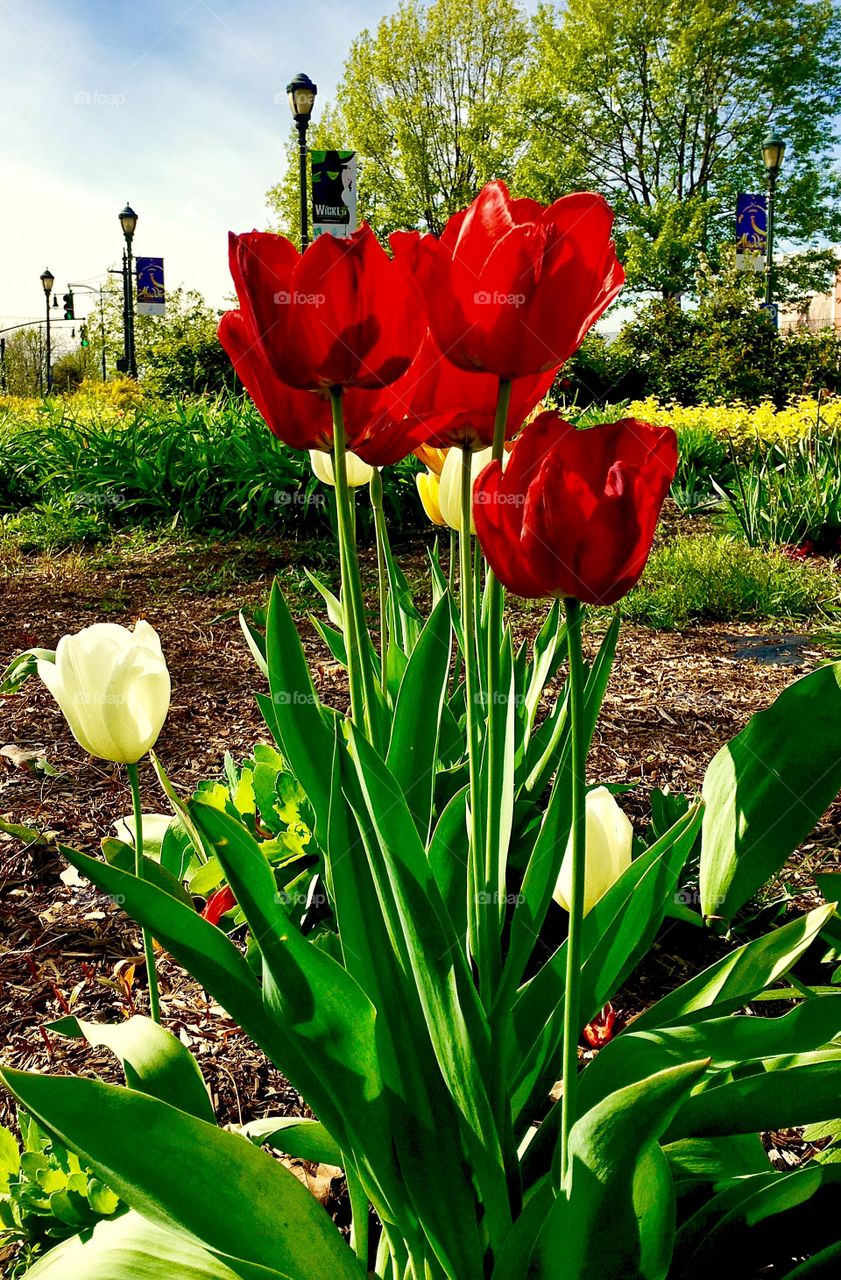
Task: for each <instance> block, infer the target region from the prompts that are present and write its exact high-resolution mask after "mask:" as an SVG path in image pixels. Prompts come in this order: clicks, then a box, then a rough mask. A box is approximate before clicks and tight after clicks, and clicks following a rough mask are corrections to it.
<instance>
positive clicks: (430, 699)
mask: <svg viewBox="0 0 841 1280" xmlns="http://www.w3.org/2000/svg"><path fill="white" fill-rule="evenodd" d="M451 640H452V631H451V627H450V610H449V605H448V603H447V601H446V600H440V601H439V602H438V604H437V605H436V606H435V608H434V609H433V610H432V613H431V614H430V615H429V618H428V620H427V622H426V625H425V626H424V628H423V630H422V631H421V633H420V636H419V637H418V640H417V643H416V644H415V645H414V648H413V649H412V651H411V655H410V657H409V661H408V663H407V665H406V670H405V671H404V672H403V677H402V679H401V681H400V688H399V691H398V694H397V701H396V703H395V707H394V713H393V719H392V727H391V739H390V741H389V744H388V753H387V755H386V763H387V765H388V768H389V769H390V771H391V772H392V773H393V775H394V777H395V778H396V779H397V781H398V783H399V784H400V786H401V788H402V790H403V794H404V795H405V797H406V803H407V804H408V806H409V810H410V812H411V814H412V817H413V818H414V820H415V826H416V827H417V829H418V832H419V834H420V837H421V839H422V840H423V842H424V844H426V841H427V837H428V834H429V826H430V821H431V818H432V798H433V792H434V787H435V772H436V765H437V754H438V751H437V749H438V735H439V728H440V723H441V712H442V709H443V705H444V694H445V692H446V688H447V677H448V675H449V671H450V654H451Z"/></svg>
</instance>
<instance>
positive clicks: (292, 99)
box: [286, 71, 318, 253]
mask: <svg viewBox="0 0 841 1280" xmlns="http://www.w3.org/2000/svg"><path fill="white" fill-rule="evenodd" d="M286 93H287V96H288V98H289V109H290V111H291V112H292V115H293V117H294V120H295V124H296V125H297V126H298V161H299V166H300V182H301V253H303V252H304V250H305V249H306V247H307V245H308V244H309V237H308V235H307V127H308V125H309V122H310V116H311V115H312V109H313V106H314V105H315V95H316V94H317V93H318V89H317V87H316V86H315V85H314V84H313V82H312V80H310V78H309V76H307V75H304V73H303V71H301V72H300V73H299V74H298V75H297V76H296V77H295V79H294V80H290V82H289V84H288V85H287V86H286Z"/></svg>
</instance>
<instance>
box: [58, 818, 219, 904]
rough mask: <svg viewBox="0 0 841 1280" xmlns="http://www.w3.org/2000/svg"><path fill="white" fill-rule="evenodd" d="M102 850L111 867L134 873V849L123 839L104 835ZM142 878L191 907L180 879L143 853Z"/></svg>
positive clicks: (66, 852) (65, 854)
mask: <svg viewBox="0 0 841 1280" xmlns="http://www.w3.org/2000/svg"><path fill="white" fill-rule="evenodd" d="M61 852H62V853H63V854H64V856H65V857H68V856H69V855H68V851H67V849H66V848H64V847H62V849H61ZM102 852H103V855H104V857H105V858H106V860H107V861H108V862H109V863H110V864H111V866H112V867H119V868H120V870H121V871H128V872H129V873H130V874H131V875H134V865H135V860H134V850H133V849H132V847H131V845H128V844H126V843H125V842H124V841H123V840H117V839H115V838H114V837H113V836H106V837H105V839H104V840H103V841H102ZM143 878H144V880H148V881H149V883H150V884H154V885H157V887H158V888H159V889H163V891H164V893H168V894H169V895H170V897H171V898H175V899H176V900H177V901H178V902H182V903H183V904H184V906H185V907H189V908H190V910H191V911H192V910H194V908H193V899H192V898H191V897H190V895H189V893H188V892H187V890H186V889H185V888H184V886H183V884H182V883H181V881H180V880H176V879H175V876H174V875H172V873H171V872H169V871H167V869H166V867H162V866H161V864H160V862H158V860H157V858H150V857H148V856H147V855H146V854H145V853H144V855H143Z"/></svg>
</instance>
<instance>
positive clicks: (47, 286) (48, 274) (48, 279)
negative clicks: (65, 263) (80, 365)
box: [41, 267, 55, 395]
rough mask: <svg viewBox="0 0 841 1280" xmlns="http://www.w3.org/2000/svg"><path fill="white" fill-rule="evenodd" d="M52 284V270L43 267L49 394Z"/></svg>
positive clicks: (51, 375)
mask: <svg viewBox="0 0 841 1280" xmlns="http://www.w3.org/2000/svg"><path fill="white" fill-rule="evenodd" d="M54 284H55V276H54V275H53V273H52V271H50V269H49V267H45V268H44V270H43V271H42V272H41V285H42V286H43V289H44V301H45V303H46V309H47V395H49V394H50V392H51V391H52V389H53V362H52V352H51V348H50V294H51V293H52V291H53V285H54Z"/></svg>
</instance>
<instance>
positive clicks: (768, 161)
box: [762, 133, 786, 178]
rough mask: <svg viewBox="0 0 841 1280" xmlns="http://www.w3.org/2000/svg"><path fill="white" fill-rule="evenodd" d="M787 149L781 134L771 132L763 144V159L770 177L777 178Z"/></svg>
mask: <svg viewBox="0 0 841 1280" xmlns="http://www.w3.org/2000/svg"><path fill="white" fill-rule="evenodd" d="M785 150H786V144H785V143H784V142H783V140H782V138H781V137H780V135H779V134H778V133H769V134H768V137H767V138H766V139H765V141H764V142H763V144H762V159H763V160H764V162H765V168H766V169H767V171H768V176H769V177H771V178H776V176H777V174H778V173H779V172H780V170H781V169H782V167H783V156H784V155H785Z"/></svg>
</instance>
